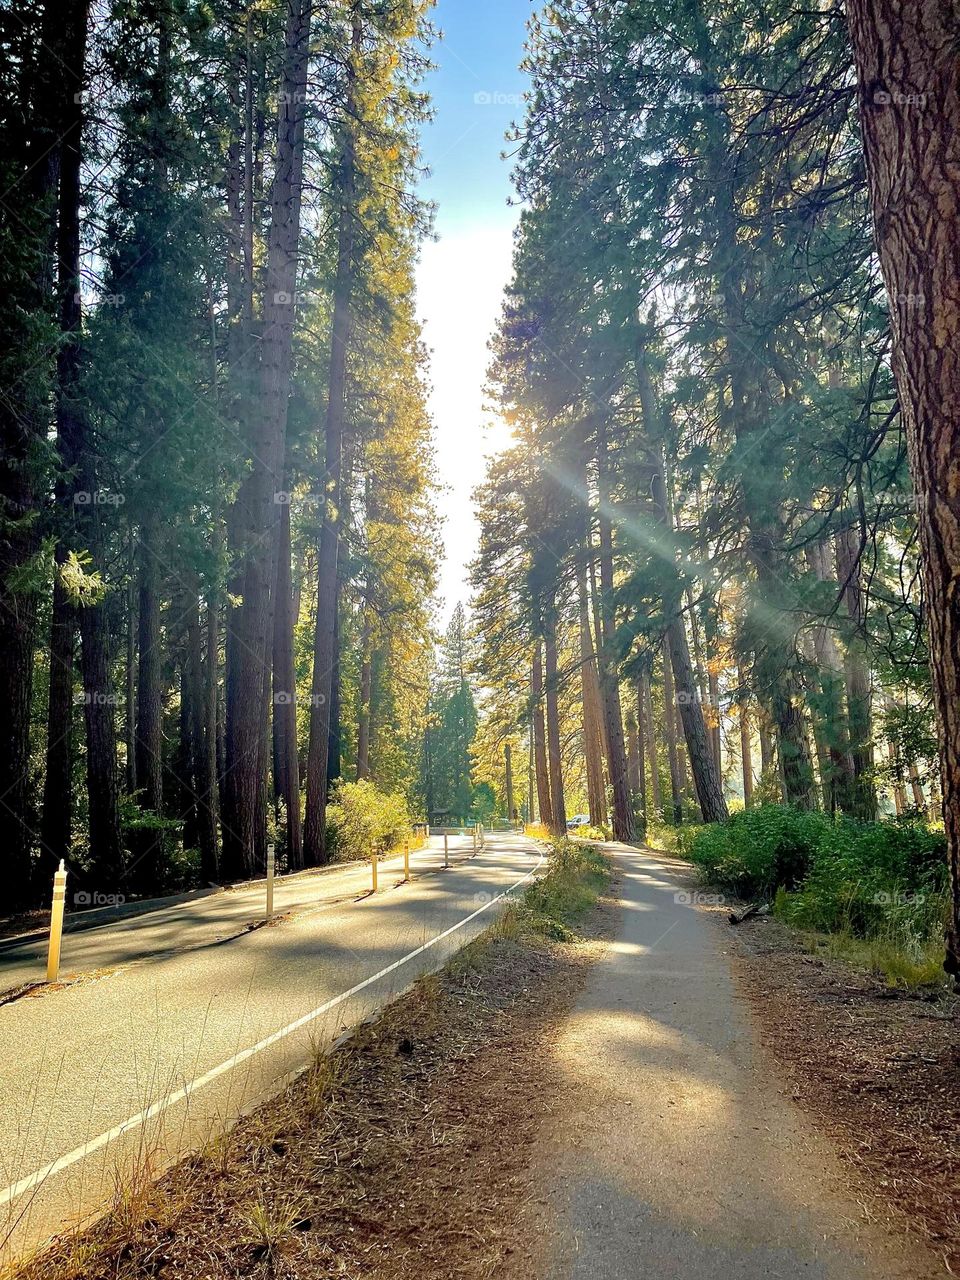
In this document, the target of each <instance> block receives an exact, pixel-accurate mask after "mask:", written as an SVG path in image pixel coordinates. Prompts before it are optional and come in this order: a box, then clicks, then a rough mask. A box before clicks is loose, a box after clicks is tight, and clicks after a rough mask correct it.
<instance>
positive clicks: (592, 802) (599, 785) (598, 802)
mask: <svg viewBox="0 0 960 1280" xmlns="http://www.w3.org/2000/svg"><path fill="white" fill-rule="evenodd" d="M577 602H578V609H579V627H580V693H581V700H582V703H583V749H584V756H585V759H586V768H587V802H588V808H589V810H590V822H591V824H592V825H593V826H595V827H601V826H604V825H605V824H606V820H607V802H606V801H607V798H606V794H605V791H604V785H603V732H602V728H601V711H600V681H599V677H598V675H597V660H596V655H595V654H594V651H593V636H592V633H591V630H590V601H589V598H588V596H587V568H586V562H585V560H584V559H583V558H580V560H579V562H578V565H577Z"/></svg>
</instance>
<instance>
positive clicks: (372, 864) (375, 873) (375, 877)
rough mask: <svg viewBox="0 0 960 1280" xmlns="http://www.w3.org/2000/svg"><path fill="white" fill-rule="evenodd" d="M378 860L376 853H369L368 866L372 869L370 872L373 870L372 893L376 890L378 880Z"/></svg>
mask: <svg viewBox="0 0 960 1280" xmlns="http://www.w3.org/2000/svg"><path fill="white" fill-rule="evenodd" d="M378 862H379V858H378V857H377V855H376V854H375V853H371V855H370V868H371V870H372V872H373V892H374V893H376V892H377V880H378V867H377V863H378Z"/></svg>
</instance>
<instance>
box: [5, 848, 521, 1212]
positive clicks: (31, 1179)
mask: <svg viewBox="0 0 960 1280" xmlns="http://www.w3.org/2000/svg"><path fill="white" fill-rule="evenodd" d="M543 863H544V855H543V854H541V855H540V861H539V862H538V863H537V865H536V866H535V867H534V868H533V870H531V871H528V872H527V874H526V875H525V876H522V877H521V878H520V879H519V880H518V881H517V882H516V884H512V885H510V887H509V889H504V891H503V893H499V894H497V896H496V897H495V898H491V900H490V901H489V902H485V903H484V904H483V906H482V907H478V908H477V910H476V911H472V912H471V913H470V915H468V916H465V917H464V918H463V919H462V920H459V921H458V922H457V923H456V924H452V925H451V926H450V928H449V929H444V931H443V933H438V934H437V935H436V937H435V938H431V939H430V941H429V942H425V943H424V944H423V946H421V947H417V949H416V950H415V951H411V952H410V953H409V954H408V955H405V956H403V957H401V959H399V960H394V962H393V964H388V965H387V967H386V968H385V969H381V970H380V972H379V973H375V974H373V975H372V976H371V977H369V978H365V979H364V980H363V982H358V983H357V984H356V986H353V987H351V988H350V990H349V991H343V992H341V994H340V995H338V996H334V997H333V998H332V999H331V1000H327V1001H326V1003H325V1004H322V1005H320V1006H319V1008H317V1009H313V1010H312V1011H311V1012H310V1013H305V1014H304V1015H303V1017H302V1018H297V1020H296V1022H291V1023H290V1024H289V1025H288V1026H286V1027H281V1028H280V1030H279V1031H274V1032H273V1034H272V1035H269V1036H267V1037H266V1039H265V1040H260V1041H258V1042H257V1043H256V1044H254V1045H251V1046H250V1048H249V1049H243V1050H241V1051H240V1053H235V1054H234V1055H233V1057H232V1058H228V1059H227V1061H226V1062H221V1063H220V1064H219V1066H216V1067H212V1068H211V1070H209V1071H207V1072H205V1073H204V1074H203V1075H202V1076H197V1077H196V1078H195V1079H193V1080H191V1081H190V1083H189V1084H186V1085H184V1086H183V1088H182V1089H177V1090H176V1091H175V1092H174V1093H168V1094H167V1096H166V1097H165V1098H161V1099H160V1100H159V1101H158V1102H152V1103H151V1104H150V1106H149V1107H145V1108H144V1109H143V1111H138V1112H137V1114H136V1115H135V1116H131V1117H130V1118H129V1119H128V1120H124V1122H123V1123H122V1124H118V1125H116V1126H115V1127H114V1128H113V1129H108V1130H107V1132H106V1133H101V1134H100V1135H99V1137H97V1138H91V1139H90V1141H89V1142H85V1143H84V1144H83V1146H82V1147H75V1148H74V1149H73V1151H68V1152H67V1154H66V1155H62V1156H60V1157H59V1159H57V1160H53V1161H51V1162H50V1164H48V1165H44V1167H43V1168H42V1169H38V1170H37V1172H36V1173H31V1174H29V1175H28V1176H27V1177H26V1178H21V1179H20V1181H19V1182H14V1183H12V1184H11V1185H10V1186H9V1187H6V1188H5V1189H4V1190H3V1191H0V1205H5V1204H9V1203H10V1202H11V1201H12V1200H17V1199H18V1198H19V1197H20V1196H22V1195H23V1194H24V1193H25V1192H27V1191H30V1190H32V1188H34V1187H37V1186H39V1185H40V1184H41V1183H42V1182H45V1181H46V1180H47V1178H50V1177H52V1176H53V1175H54V1174H56V1173H61V1172H62V1171H63V1170H64V1169H68V1168H69V1167H70V1165H72V1164H76V1163H77V1161H78V1160H83V1159H85V1157H87V1156H89V1155H92V1154H93V1152H94V1151H99V1150H100V1149H101V1147H106V1146H109V1144H110V1143H111V1142H114V1141H115V1140H116V1139H117V1138H120V1137H122V1136H123V1134H125V1133H130V1132H131V1130H133V1129H138V1128H139V1127H140V1126H141V1125H143V1124H146V1122H147V1121H148V1120H152V1119H153V1118H154V1117H155V1116H158V1115H161V1114H162V1113H163V1112H164V1111H167V1110H169V1108H170V1107H175V1106H176V1105H177V1103H178V1102H183V1101H184V1099H185V1098H189V1097H190V1096H191V1094H193V1093H196V1092H197V1091H198V1090H199V1089H203V1088H205V1087H206V1085H208V1084H211V1083H212V1082H213V1081H214V1080H216V1079H217V1078H218V1077H219V1076H222V1075H225V1074H226V1073H227V1072H228V1071H232V1070H233V1068H234V1067H237V1066H239V1065H240V1063H241V1062H246V1061H247V1059H248V1058H252V1057H253V1056H254V1055H255V1054H258V1053H262V1052H263V1050H264V1049H269V1048H270V1046H271V1045H274V1044H277V1043H278V1042H279V1041H280V1040H284V1039H285V1038H286V1037H287V1036H289V1035H292V1034H293V1033H294V1032H295V1031H299V1030H300V1028H301V1027H305V1026H307V1025H308V1024H309V1023H311V1022H314V1021H316V1019H317V1018H321V1017H323V1015H324V1014H325V1013H329V1012H330V1010H331V1009H335V1008H336V1007H337V1006H338V1005H341V1004H343V1002H344V1001H345V1000H349V999H350V998H351V996H355V995H357V994H358V993H359V992H361V991H363V990H364V989H365V988H366V987H369V986H372V985H373V983H375V982H379V981H380V979H381V978H385V977H386V976H387V974H388V973H393V972H394V971H395V970H396V969H399V968H401V966H402V965H405V964H408V963H409V961H411V960H415V959H416V958H417V956H420V955H423V953H424V952H425V951H429V950H430V948H431V947H435V946H436V945H437V943H438V942H442V941H443V939H444V938H449V937H450V935H451V934H453V933H456V932H457V931H458V930H460V929H462V928H463V927H464V925H467V924H469V923H470V921H471V920H475V919H476V918H477V916H479V915H482V914H483V913H484V911H489V910H490V908H491V907H493V906H495V905H496V904H497V903H498V902H501V901H502V900H503V899H504V898H505V897H507V895H508V894H511V893H513V891H514V889H519V888H520V886H521V885H522V884H526V882H527V881H528V880H530V879H532V878H533V876H534V875H536V873H537V872H538V871H539V870H540V868H541V867H542V866H543Z"/></svg>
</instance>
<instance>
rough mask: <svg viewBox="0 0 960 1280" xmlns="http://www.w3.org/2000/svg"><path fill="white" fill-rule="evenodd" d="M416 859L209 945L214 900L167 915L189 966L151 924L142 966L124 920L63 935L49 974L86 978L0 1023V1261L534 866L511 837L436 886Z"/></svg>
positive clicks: (143, 940)
mask: <svg viewBox="0 0 960 1280" xmlns="http://www.w3.org/2000/svg"><path fill="white" fill-rule="evenodd" d="M433 843H434V847H433V848H432V849H430V850H429V851H427V852H426V853H425V854H420V855H419V856H418V858H417V859H416V860H415V868H416V866H417V865H419V867H420V868H421V870H422V869H423V868H424V866H430V867H431V868H432V873H431V874H423V875H420V876H416V877H415V878H414V881H413V883H411V884H402V883H400V882H399V877H398V875H397V872H396V870H395V869H386V870H383V871H381V878H380V887H381V892H380V893H379V894H378V895H377V896H376V897H372V896H369V894H368V893H367V890H368V884H369V873H368V874H367V875H366V876H363V875H361V874H360V873H359V872H357V873H356V874H355V875H354V880H353V881H347V882H345V884H344V886H343V887H342V888H341V889H340V898H339V900H337V901H334V902H332V903H329V904H328V905H326V906H320V907H314V908H313V909H304V908H301V909H300V910H299V911H298V912H295V913H294V914H292V915H289V916H287V917H286V918H284V919H283V920H280V921H278V922H277V923H275V924H274V925H272V926H270V927H265V928H260V929H257V930H255V931H253V932H248V933H245V934H243V935H242V936H240V937H236V936H230V933H229V931H228V940H226V941H220V940H219V939H220V938H222V937H223V936H224V921H223V920H222V919H220V918H219V916H218V908H215V907H214V908H212V906H211V904H215V903H221V902H222V898H220V897H218V898H216V899H200V900H199V901H197V902H194V903H189V904H182V905H181V906H180V907H178V908H176V911H177V912H179V913H180V914H181V916H182V915H183V913H184V912H186V913H188V914H189V912H191V911H194V912H196V913H197V916H198V918H199V919H198V920H196V921H194V922H193V923H192V925H189V926H185V932H186V934H187V935H188V936H189V939H190V941H189V948H190V949H188V950H179V949H177V948H175V947H174V946H173V945H172V942H173V939H172V938H171V936H170V935H171V930H172V929H173V928H174V926H173V925H172V924H171V922H170V921H169V920H168V919H162V920H156V919H155V920H154V924H153V928H154V931H155V933H156V940H157V942H158V944H159V945H158V948H157V950H156V951H155V952H153V953H150V952H149V949H148V948H149V943H148V932H147V931H146V930H147V928H148V926H144V927H143V928H141V927H140V926H143V924H144V920H143V918H140V919H138V920H137V921H136V924H137V926H138V927H137V928H136V929H135V930H133V931H132V935H131V936H130V937H129V938H128V940H127V941H128V945H127V947H126V949H125V947H124V938H123V934H124V931H128V932H129V931H130V926H131V923H133V922H119V923H117V924H115V925H111V926H108V927H105V928H102V929H96V930H91V931H90V933H87V934H84V935H80V936H74V937H72V938H71V939H70V946H71V955H70V958H69V961H68V963H67V965H66V967H67V968H69V969H76V968H77V967H78V964H77V958H78V954H79V951H78V949H81V950H82V952H83V957H84V960H85V964H86V966H87V967H88V969H89V970H90V971H91V972H89V976H88V977H87V978H86V979H85V980H81V981H79V982H77V983H76V984H75V985H71V986H68V987H66V988H64V989H62V990H57V991H51V992H49V993H46V994H43V995H42V996H40V997H39V998H26V999H21V1000H18V1001H15V1002H13V1003H10V1004H7V1005H5V1006H3V1007H0V1237H2V1240H3V1248H2V1253H0V1257H2V1259H3V1260H4V1261H9V1260H10V1259H11V1258H14V1257H16V1256H20V1255H22V1254H24V1253H27V1252H29V1251H31V1250H33V1249H35V1248H36V1247H37V1245H38V1244H40V1243H42V1242H43V1241H44V1240H46V1239H48V1238H49V1237H50V1236H51V1235H53V1234H55V1233H56V1232H57V1231H59V1230H61V1229H63V1227H65V1226H68V1225H73V1224H75V1223H77V1222H80V1221H83V1220H86V1219H87V1218H89V1217H91V1216H93V1215H95V1214H96V1212H97V1211H98V1210H99V1209H101V1208H102V1207H103V1205H104V1203H105V1202H106V1200H107V1199H108V1197H109V1194H110V1192H111V1190H112V1188H113V1186H114V1185H115V1178H116V1176H117V1175H119V1176H120V1177H125V1178H127V1179H129V1177H130V1175H131V1172H132V1171H133V1170H135V1169H137V1168H138V1167H142V1165H143V1163H144V1161H146V1160H149V1162H150V1166H151V1169H152V1170H153V1171H154V1172H155V1171H156V1170H158V1169H159V1168H162V1167H163V1165H164V1164H166V1163H168V1162H169V1161H171V1160H172V1159H175V1158H176V1157H178V1156H180V1155H183V1154H185V1153H186V1152H188V1151H190V1150H194V1149H196V1148H197V1147H199V1146H202V1145H203V1144H204V1143H205V1142H207V1141H208V1140H209V1139H210V1137H211V1136H213V1135H214V1134H215V1133H216V1132H218V1131H220V1130H222V1129H223V1128H224V1127H225V1126H229V1124H231V1123H232V1122H233V1121H234V1120H235V1119H236V1118H237V1116H238V1115H240V1114H241V1113H242V1112H243V1111H244V1110H245V1109H248V1108H249V1107H250V1106H252V1105H253V1104H254V1103H256V1102H257V1101H259V1100H261V1099H263V1098H265V1097H268V1096H269V1095H270V1094H271V1093H273V1092H275V1091H276V1090H277V1088H279V1087H280V1085H281V1084H282V1082H283V1081H284V1080H285V1079H286V1078H287V1077H289V1075H290V1074H291V1073H293V1072H295V1071H297V1070H299V1069H301V1068H303V1067H304V1066H305V1065H307V1064H308V1063H309V1062H310V1061H311V1059H312V1058H313V1056H314V1055H315V1054H316V1052H317V1051H318V1050H319V1049H322V1048H324V1047H327V1046H329V1045H330V1043H331V1042H332V1041H333V1040H334V1039H335V1038H336V1036H337V1035H339V1034H340V1033H341V1032H342V1031H343V1030H344V1029H345V1028H347V1027H350V1026H353V1025H355V1024H356V1023H357V1022H358V1021H360V1020H362V1019H363V1018H364V1017H366V1016H369V1015H370V1014H371V1013H372V1012H374V1011H375V1010H377V1009H379V1008H380V1007H382V1006H383V1005H384V1004H385V1003H387V1002H388V1001H389V1000H391V999H393V998H394V997H395V996H396V995H397V994H398V993H399V992H401V991H403V990H405V989H406V988H407V987H408V986H409V985H410V984H411V983H412V982H413V981H414V980H415V979H416V978H417V977H418V976H419V975H420V974H422V973H424V972H427V971H429V970H432V969H436V968H438V967H439V966H440V965H442V964H443V963H444V961H445V960H446V959H448V958H449V956H450V955H451V954H453V952H455V951H456V950H457V949H459V948H460V947H462V946H463V945H465V943H466V942H468V941H469V940H470V939H471V938H472V937H474V936H476V934H477V933H478V932H480V931H481V930H482V929H483V928H485V927H486V926H487V925H488V924H489V923H490V920H491V918H492V915H493V913H495V912H496V911H497V910H499V909H500V907H501V905H502V900H501V899H499V895H501V894H504V893H508V892H509V891H510V890H511V889H513V888H518V889H519V888H520V887H522V884H523V883H524V882H525V881H526V879H527V878H528V877H529V876H530V875H531V873H532V872H533V871H534V869H535V868H536V867H537V866H538V864H539V861H540V851H539V847H538V846H537V845H536V844H534V842H533V841H530V840H528V839H526V838H525V837H523V836H517V835H513V834H510V835H500V836H488V837H487V846H486V848H485V850H484V851H483V852H482V853H480V854H479V855H478V856H476V857H472V856H470V855H471V853H472V840H471V839H469V838H467V839H464V838H459V839H457V838H453V839H451V861H452V864H453V865H452V866H451V867H450V869H449V870H442V869H441V868H442V853H441V852H439V850H438V848H437V847H436V841H434V842H433ZM324 890H325V892H326V891H328V890H330V891H332V888H331V886H329V885H324ZM344 893H349V894H352V896H349V897H347V898H346V900H344V897H343V894H344ZM247 905H248V907H249V906H250V905H251V904H247ZM277 905H278V907H279V908H280V909H286V906H285V905H284V904H283V903H281V902H280V901H279V899H278V904H277ZM288 905H289V904H287V906H288ZM211 910H213V915H212V916H211V914H210V913H211ZM160 914H163V913H160ZM241 914H242V913H241ZM200 921H205V923H201V922H200ZM5 959H6V957H5ZM111 965H115V966H117V967H113V968H111V967H110V966H111ZM0 973H3V969H2V968H0ZM5 976H6V975H5V974H4V977H5ZM3 985H5V986H6V985H10V984H9V983H7V982H4V983H3Z"/></svg>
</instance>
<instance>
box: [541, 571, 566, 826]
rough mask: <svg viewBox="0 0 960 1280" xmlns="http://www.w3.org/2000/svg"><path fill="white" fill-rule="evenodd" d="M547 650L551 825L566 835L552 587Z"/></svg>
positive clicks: (547, 609) (546, 612) (545, 618)
mask: <svg viewBox="0 0 960 1280" xmlns="http://www.w3.org/2000/svg"><path fill="white" fill-rule="evenodd" d="M543 651H544V658H545V669H544V675H545V687H544V693H545V696H546V703H547V758H548V763H549V769H550V818H551V823H550V829H551V830H552V831H553V833H554V835H558V836H562V835H563V834H564V833H565V832H566V829H567V808H566V801H565V797H564V790H563V757H562V754H561V748H560V690H559V663H558V661H557V609H556V601H555V599H554V596H553V593H552V591H551V592H550V593H549V594H548V596H547V599H546V601H545V607H544V616H543Z"/></svg>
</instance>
